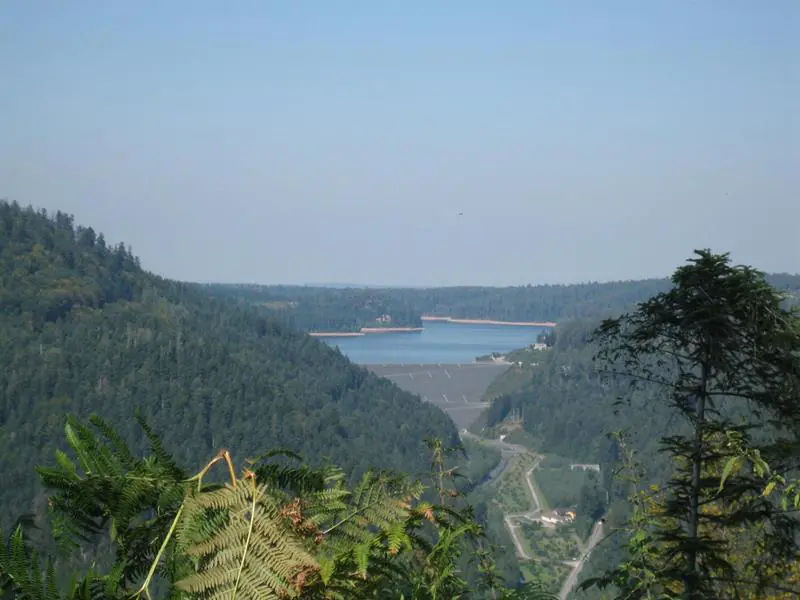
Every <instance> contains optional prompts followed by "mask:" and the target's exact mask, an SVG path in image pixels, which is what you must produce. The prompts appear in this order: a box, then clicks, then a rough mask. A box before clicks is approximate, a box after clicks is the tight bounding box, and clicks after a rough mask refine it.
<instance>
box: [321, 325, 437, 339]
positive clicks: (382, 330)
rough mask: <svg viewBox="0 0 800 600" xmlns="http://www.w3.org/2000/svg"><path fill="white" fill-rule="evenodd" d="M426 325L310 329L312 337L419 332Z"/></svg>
mask: <svg viewBox="0 0 800 600" xmlns="http://www.w3.org/2000/svg"><path fill="white" fill-rule="evenodd" d="M423 330H424V327H362V328H361V330H360V331H310V332H309V333H308V335H310V336H311V337H363V336H365V335H380V334H388V333H419V332H421V331H423Z"/></svg>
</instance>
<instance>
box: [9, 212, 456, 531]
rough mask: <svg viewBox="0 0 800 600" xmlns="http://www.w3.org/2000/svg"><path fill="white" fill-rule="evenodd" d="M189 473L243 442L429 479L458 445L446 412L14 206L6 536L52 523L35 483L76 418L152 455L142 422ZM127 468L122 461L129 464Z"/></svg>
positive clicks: (323, 348) (318, 345) (235, 306)
mask: <svg viewBox="0 0 800 600" xmlns="http://www.w3.org/2000/svg"><path fill="white" fill-rule="evenodd" d="M136 407H138V408H139V409H140V410H141V414H142V416H143V417H145V418H146V419H147V421H148V422H149V423H150V424H151V425H152V426H153V427H155V428H156V429H158V430H159V431H161V432H163V445H164V448H167V449H169V450H170V451H171V452H173V453H174V455H175V459H176V460H177V461H178V462H179V463H180V464H187V465H188V464H193V461H195V460H196V457H198V456H213V455H215V454H216V452H217V451H218V450H219V448H220V441H221V440H235V442H236V444H237V448H238V449H239V450H240V451H241V452H242V454H244V455H246V456H254V455H256V454H257V452H258V451H259V450H260V449H261V448H262V447H263V444H264V440H269V444H270V445H274V446H275V447H280V448H286V449H288V450H291V451H293V452H297V453H301V454H302V455H303V456H304V457H305V458H306V459H307V460H308V461H309V464H310V465H313V466H315V467H316V466H320V465H323V464H325V462H326V461H327V460H330V461H332V462H334V463H335V464H337V465H339V466H340V467H341V468H342V469H343V470H344V472H345V474H346V476H347V478H348V479H349V481H351V482H352V481H356V480H357V479H358V478H359V477H360V476H361V474H363V473H364V472H366V471H367V470H368V469H369V468H371V467H374V468H378V469H393V470H398V471H402V472H410V473H414V474H420V473H423V472H424V471H425V469H426V468H427V464H426V461H425V460H424V459H423V458H422V457H423V455H424V445H423V441H422V440H423V439H424V438H426V437H442V438H444V439H447V440H448V441H450V442H452V441H454V440H455V439H456V430H455V427H454V426H453V424H452V422H451V421H450V420H449V419H448V418H447V416H446V415H444V414H443V413H442V412H441V411H440V410H438V409H437V408H436V407H435V406H432V405H430V404H427V403H423V402H422V401H421V400H420V399H419V398H417V397H415V396H413V395H412V394H409V393H406V392H403V391H401V390H400V389H398V388H397V387H396V386H394V385H393V384H391V383H390V382H388V381H386V380H382V379H379V378H378V377H375V376H373V375H371V374H369V373H368V372H367V371H366V370H364V369H362V368H360V367H356V366H354V365H352V364H351V363H350V362H349V361H348V360H347V359H346V358H344V357H343V356H342V355H341V354H339V353H338V352H336V351H335V350H332V349H331V348H330V347H328V346H327V345H326V344H324V343H323V342H320V341H319V340H315V339H312V338H310V337H309V336H307V335H304V334H301V333H299V332H296V331H294V330H292V329H289V328H288V327H286V326H285V325H284V324H282V323H280V322H279V321H277V320H276V319H273V318H269V317H265V316H264V315H260V314H258V313H257V311H256V310H254V309H252V308H250V307H248V306H244V305H241V304H239V303H237V302H235V301H233V300H220V299H214V298H211V297H209V296H208V294H207V293H205V292H203V291H202V290H200V289H198V287H197V286H194V285H188V284H183V283H179V282H175V281H170V280H166V279H163V278H160V277H157V276H154V275H152V274H150V273H147V272H146V271H144V270H142V269H141V267H140V266H139V264H138V261H137V260H136V259H135V257H133V255H132V254H131V253H130V251H129V250H127V249H125V248H124V247H123V246H121V245H118V246H109V245H108V244H106V242H105V241H104V240H103V238H102V236H101V235H99V234H96V233H95V232H93V231H92V230H91V229H89V228H82V227H76V226H75V225H74V224H73V222H72V218H71V217H69V216H67V215H64V214H63V213H56V214H54V215H48V214H46V213H44V212H36V211H34V210H32V209H26V208H22V207H20V206H18V205H16V204H12V203H5V202H0V469H2V472H3V485H1V486H0V506H2V507H3V508H4V509H5V510H4V511H3V512H2V515H1V516H0V527H3V528H5V529H6V530H8V528H9V527H10V526H11V524H12V520H13V514H12V510H11V509H12V508H13V510H14V511H24V512H30V513H34V514H35V515H36V516H37V518H38V519H39V520H41V518H42V517H43V515H44V514H45V513H46V511H47V506H46V502H45V498H44V496H43V495H42V493H41V487H40V486H38V485H37V484H36V481H35V480H34V479H33V478H31V477H30V473H31V472H32V471H33V469H34V468H35V467H36V465H39V464H42V463H43V461H44V460H46V459H47V460H49V457H51V456H52V455H53V452H54V450H55V449H56V447H57V446H58V444H60V441H61V439H62V437H61V436H62V431H61V429H62V422H61V415H63V414H65V413H71V414H74V415H76V416H78V417H79V418H81V419H85V418H86V417H88V416H89V415H91V414H97V415H100V416H101V417H103V418H104V419H106V420H108V421H109V422H114V423H116V424H117V425H118V428H119V435H120V437H121V438H122V439H123V440H125V442H127V443H128V444H130V446H131V451H132V452H133V454H134V455H135V456H140V455H141V453H142V452H143V451H144V450H145V449H146V448H147V446H148V444H149V442H148V439H147V436H146V435H143V433H142V429H141V428H140V427H139V426H138V424H137V422H136V421H135V420H134V419H131V418H130V416H131V414H132V411H133V410H134V408H136ZM118 460H122V458H121V457H120V458H119V459H118Z"/></svg>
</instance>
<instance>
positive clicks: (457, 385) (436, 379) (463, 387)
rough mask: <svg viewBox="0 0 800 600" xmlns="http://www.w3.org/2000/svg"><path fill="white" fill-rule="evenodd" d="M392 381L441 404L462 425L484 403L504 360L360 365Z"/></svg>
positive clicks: (473, 417) (467, 422)
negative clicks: (499, 362)
mask: <svg viewBox="0 0 800 600" xmlns="http://www.w3.org/2000/svg"><path fill="white" fill-rule="evenodd" d="M364 367H366V368H367V369H369V370H370V371H372V372H373V373H375V374H376V375H378V376H379V377H384V378H386V379H388V380H389V381H392V382H393V383H394V384H396V385H397V387H399V388H400V389H402V390H405V391H407V392H411V393H412V394H417V395H418V396H419V397H420V398H422V400H424V401H426V402H432V403H433V404H435V405H436V406H438V407H439V408H441V409H442V410H443V411H444V412H445V413H447V415H448V416H449V417H450V418H451V419H452V420H453V422H454V423H455V424H456V427H458V428H459V429H466V428H467V427H469V426H470V425H472V423H474V422H475V420H476V419H477V418H478V415H480V414H481V412H482V411H483V410H484V409H485V408H486V407H487V406H488V403H486V402H483V401H482V399H483V394H484V392H486V390H487V388H488V387H489V385H490V384H491V383H492V381H494V379H495V378H496V377H497V376H498V375H500V374H501V373H503V372H504V371H505V370H506V369H508V367H509V365H507V364H497V363H489V362H486V363H484V362H479V363H477V362H476V363H464V364H402V365H389V364H387V365H364Z"/></svg>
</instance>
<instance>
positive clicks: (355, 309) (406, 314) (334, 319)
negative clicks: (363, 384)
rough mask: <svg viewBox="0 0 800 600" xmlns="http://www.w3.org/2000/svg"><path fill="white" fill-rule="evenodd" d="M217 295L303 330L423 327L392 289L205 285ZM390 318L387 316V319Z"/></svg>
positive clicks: (416, 312) (337, 330)
mask: <svg viewBox="0 0 800 600" xmlns="http://www.w3.org/2000/svg"><path fill="white" fill-rule="evenodd" d="M202 288H203V289H204V290H205V291H207V292H209V293H211V294H214V295H216V296H221V297H230V298H236V299H238V300H240V301H244V302H246V303H249V304H252V305H254V306H256V307H258V308H260V309H262V310H265V311H267V312H268V313H269V314H272V315H274V316H275V317H277V318H279V319H281V320H282V321H284V322H286V323H288V324H289V325H291V326H292V327H294V328H296V329H300V330H302V331H326V332H342V331H358V330H360V329H361V328H362V327H420V326H421V325H422V321H421V320H420V313H419V311H417V310H414V308H413V307H411V306H410V305H409V304H408V303H407V302H405V301H404V300H403V299H400V298H396V297H395V296H394V294H392V293H391V292H386V291H382V290H372V289H361V288H324V287H313V286H291V285H275V286H263V285H221V284H211V285H204V286H202ZM387 317H388V319H387Z"/></svg>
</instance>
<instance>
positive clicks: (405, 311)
mask: <svg viewBox="0 0 800 600" xmlns="http://www.w3.org/2000/svg"><path fill="white" fill-rule="evenodd" d="M768 280H769V282H770V284H771V285H773V286H774V287H776V288H777V289H779V290H785V291H791V292H793V293H794V294H795V299H797V298H798V296H797V294H798V290H800V275H787V274H773V275H770V276H769V278H768ZM204 287H205V288H206V289H208V290H210V291H212V292H213V293H214V294H219V295H224V296H230V297H235V298H239V299H241V300H243V301H245V302H248V303H251V304H254V305H256V306H259V307H261V308H263V309H264V310H266V311H268V312H270V313H273V314H275V315H276V316H277V317H279V318H281V319H283V320H285V321H286V322H288V323H289V324H291V325H292V326H294V327H297V328H299V329H302V330H305V331H357V330H358V329H360V328H361V327H374V326H378V325H380V323H377V322H376V319H377V318H379V317H380V316H382V315H384V314H388V315H391V317H392V322H393V324H395V325H397V326H415V327H416V326H419V325H420V323H421V322H420V317H421V316H423V315H431V316H449V317H455V318H470V319H494V320H501V321H556V322H560V321H571V320H580V319H585V318H600V317H604V316H608V315H614V314H617V313H620V312H622V311H623V310H626V309H628V308H630V307H632V306H634V305H635V304H636V303H637V302H642V301H644V300H646V299H648V298H650V297H651V296H653V295H654V294H657V293H659V292H662V291H664V290H666V289H667V288H669V280H668V279H666V278H664V279H645V280H637V281H617V282H610V283H581V284H569V285H526V286H515V287H480V286H470V287H443V288H427V289H426V288H367V289H365V288H344V289H338V288H323V287H303V286H257V285H251V286H244V285H211V286H204Z"/></svg>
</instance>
